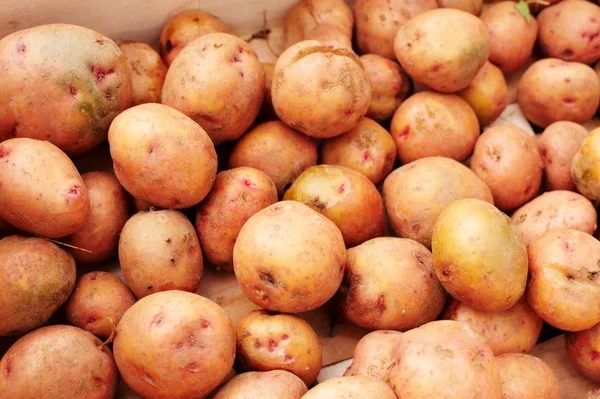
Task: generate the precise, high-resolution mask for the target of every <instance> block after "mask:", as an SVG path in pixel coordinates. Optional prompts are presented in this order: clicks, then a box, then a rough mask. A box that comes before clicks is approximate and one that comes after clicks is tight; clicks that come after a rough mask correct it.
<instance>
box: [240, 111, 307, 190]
mask: <svg viewBox="0 0 600 399" xmlns="http://www.w3.org/2000/svg"><path fill="white" fill-rule="evenodd" d="M317 158H318V154H317V145H316V143H315V142H314V141H312V140H311V139H309V138H308V137H306V136H305V135H303V134H301V133H298V132H297V131H295V130H294V129H291V128H289V127H287V126H286V125H284V124H283V123H281V122H280V121H270V122H265V123H262V124H260V125H258V126H256V127H255V128H254V129H252V130H250V131H249V132H248V133H246V134H245V135H244V136H243V137H242V138H241V139H240V140H239V141H238V142H237V143H236V144H235V146H234V147H233V150H232V151H231V155H230V156H229V167H230V168H239V167H242V166H248V167H251V168H255V169H258V170H260V171H262V172H264V173H265V174H267V176H269V177H270V178H271V179H272V180H273V182H274V183H275V187H277V193H278V194H279V196H282V195H283V193H284V192H285V190H287V189H288V188H289V186H290V185H291V184H292V183H293V182H294V180H296V178H297V177H298V176H300V174H301V173H302V172H304V170H305V169H306V168H308V167H310V166H314V165H316V164H317Z"/></svg>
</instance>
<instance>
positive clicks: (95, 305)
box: [65, 272, 136, 339]
mask: <svg viewBox="0 0 600 399" xmlns="http://www.w3.org/2000/svg"><path fill="white" fill-rule="evenodd" d="M135 301H136V299H135V296H133V293H132V292H131V291H130V290H129V287H127V286H126V285H125V283H123V282H122V281H121V280H120V279H119V278H118V277H117V276H115V275H113V274H110V273H106V272H90V273H86V274H84V275H83V276H81V278H80V279H79V281H78V282H77V284H76V285H75V289H74V290H73V293H72V294H71V296H70V297H69V300H68V301H67V302H66V304H65V313H66V318H67V322H68V323H69V324H72V325H74V326H75V327H79V328H82V329H84V330H86V331H89V332H91V333H92V334H94V335H95V336H97V337H99V338H102V339H107V338H108V337H109V336H110V335H111V333H112V332H113V330H114V329H115V328H116V327H117V324H119V320H121V317H122V316H123V314H124V313H125V311H126V310H127V309H129V308H130V307H131V306H132V305H133V304H134V303H135Z"/></svg>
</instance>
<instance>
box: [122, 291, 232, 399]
mask: <svg viewBox="0 0 600 399" xmlns="http://www.w3.org/2000/svg"><path fill="white" fill-rule="evenodd" d="M113 351H114V354H115V361H116V363H117V366H118V367H119V371H120V373H121V377H123V380H124V381H125V383H127V385H128V386H130V387H131V388H132V389H133V390H134V391H135V392H137V393H138V394H139V395H141V396H143V397H144V398H148V399H187V398H203V397H205V396H206V395H208V394H209V393H210V392H211V391H212V390H213V389H215V388H216V387H217V386H218V385H219V383H220V382H221V381H222V380H223V379H224V378H225V376H226V375H227V374H228V373H229V371H230V370H231V367H232V366H233V360H234V357H235V328H234V326H233V322H232V321H231V319H230V318H229V316H227V314H226V313H225V311H224V310H223V309H222V308H221V307H220V306H219V305H217V304H216V303H214V302H212V301H210V300H208V299H206V298H204V297H202V296H200V295H196V294H192V293H190V292H183V291H165V292H159V293H156V294H152V295H149V296H147V297H145V298H143V299H141V300H139V301H138V302H136V303H135V304H134V305H133V306H132V307H131V308H129V310H127V312H125V314H124V315H123V318H122V319H121V321H120V322H119V325H118V326H117V335H116V336H115V341H114V344H113Z"/></svg>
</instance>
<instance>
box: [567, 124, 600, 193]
mask: <svg viewBox="0 0 600 399" xmlns="http://www.w3.org/2000/svg"><path fill="white" fill-rule="evenodd" d="M571 175H572V176H573V182H574V183H575V186H576V187H577V191H579V192H580V193H581V194H583V195H585V196H586V197H587V198H589V199H590V200H592V201H600V128H598V129H594V130H593V131H591V132H590V134H589V136H588V137H587V138H586V139H585V141H584V142H583V144H582V145H581V147H580V148H579V151H577V153H576V154H575V156H574V157H573V162H572V163H571Z"/></svg>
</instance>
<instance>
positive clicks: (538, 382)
mask: <svg viewBox="0 0 600 399" xmlns="http://www.w3.org/2000/svg"><path fill="white" fill-rule="evenodd" d="M496 367H497V368H498V372H499V373H500V378H501V379H502V395H503V396H502V398H503V399H538V398H544V399H560V397H561V396H560V384H559V383H558V377H557V376H556V374H555V373H554V371H552V369H551V368H550V366H548V364H546V362H544V361H543V360H542V359H539V358H537V357H535V356H531V355H528V354H523V353H506V354H503V355H501V356H498V357H496Z"/></svg>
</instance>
